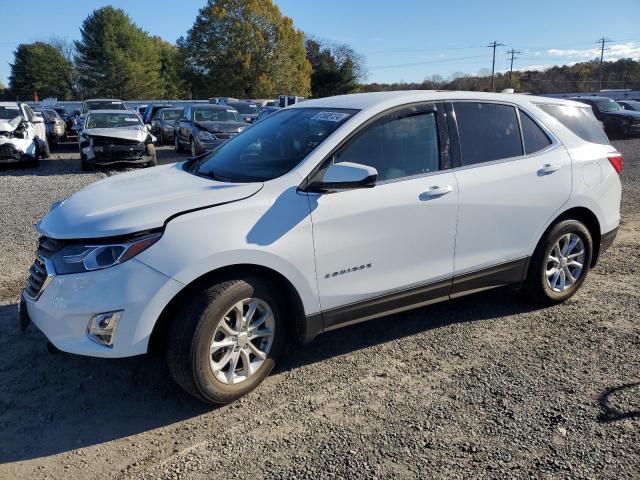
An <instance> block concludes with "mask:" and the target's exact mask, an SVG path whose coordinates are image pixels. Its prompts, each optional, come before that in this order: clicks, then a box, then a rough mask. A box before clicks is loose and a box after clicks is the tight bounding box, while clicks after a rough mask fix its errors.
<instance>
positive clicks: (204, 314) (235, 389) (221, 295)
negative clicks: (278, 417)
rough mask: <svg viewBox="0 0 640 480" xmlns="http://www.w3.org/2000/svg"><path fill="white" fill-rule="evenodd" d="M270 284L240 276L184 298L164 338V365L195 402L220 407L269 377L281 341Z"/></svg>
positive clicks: (278, 309) (281, 324) (278, 312)
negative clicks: (166, 339)
mask: <svg viewBox="0 0 640 480" xmlns="http://www.w3.org/2000/svg"><path fill="white" fill-rule="evenodd" d="M272 286H273V285H272V284H271V283H269V282H266V281H264V280H262V279H261V278H258V277H252V276H245V277H239V278H237V279H233V280H228V281H224V282H221V283H217V284H214V285H212V286H210V287H207V288H205V289H203V290H202V291H200V292H194V294H193V295H190V296H189V298H188V299H187V300H186V301H185V302H184V303H183V304H182V305H181V307H180V308H179V310H178V311H179V313H178V314H177V315H176V318H175V319H174V320H173V322H172V324H171V325H170V327H169V332H168V337H167V338H168V343H167V345H168V346H167V352H166V353H167V365H168V367H169V371H170V372H171V375H172V377H173V378H174V379H175V381H176V382H177V383H178V385H180V386H181V387H182V388H183V389H184V390H186V391H187V392H188V393H189V394H191V395H193V396H194V397H196V398H198V399H199V400H202V401H204V402H209V403H213V404H225V403H229V402H232V401H234V400H237V399H238V398H240V397H242V396H244V395H246V394H247V393H249V392H250V391H251V390H253V389H254V388H256V387H257V386H258V385H259V384H260V383H261V382H262V381H263V380H264V379H265V377H267V375H269V373H270V372H271V370H272V369H273V367H274V365H275V363H276V360H277V359H278V358H279V356H280V355H281V353H282V352H283V349H284V345H285V342H286V328H285V321H284V317H283V312H284V309H283V308H282V300H281V299H280V296H279V295H278V293H277V292H276V291H274V289H273V288H272ZM252 302H253V303H252ZM251 305H255V307H254V309H253V313H251V314H250V313H249V312H251V308H250V307H251ZM237 312H243V313H242V314H241V315H238V314H237ZM245 319H247V321H246V322H245ZM236 322H240V323H236ZM245 323H246V325H245ZM242 325H244V327H243V326H242ZM269 332H270V333H269ZM254 335H255V336H254ZM214 349H215V350H214ZM258 354H260V357H259V356H258ZM252 357H253V358H252ZM225 359H226V363H225ZM234 359H235V361H234ZM232 365H233V369H232ZM240 365H242V367H240Z"/></svg>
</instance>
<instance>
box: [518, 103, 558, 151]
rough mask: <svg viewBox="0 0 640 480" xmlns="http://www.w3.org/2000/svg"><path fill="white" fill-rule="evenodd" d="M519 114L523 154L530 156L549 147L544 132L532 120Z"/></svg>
mask: <svg viewBox="0 0 640 480" xmlns="http://www.w3.org/2000/svg"><path fill="white" fill-rule="evenodd" d="M519 112H520V125H521V126H522V138H523V140H524V152H525V154H527V155H530V154H532V153H535V152H539V151H540V150H544V149H545V148H547V147H548V146H549V145H551V140H549V137H548V136H547V134H546V133H544V130H542V128H540V126H539V125H538V124H537V123H536V122H534V121H533V119H532V118H531V117H530V116H529V115H527V114H526V113H524V112H523V111H522V110H520V111H519Z"/></svg>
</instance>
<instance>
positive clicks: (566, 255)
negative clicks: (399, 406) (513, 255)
mask: <svg viewBox="0 0 640 480" xmlns="http://www.w3.org/2000/svg"><path fill="white" fill-rule="evenodd" d="M592 255H593V239H592V237H591V233H589V230H588V229H587V227H585V226H584V224H582V223H581V222H579V221H578V220H573V219H569V220H563V221H561V222H558V223H557V224H556V225H554V226H553V227H552V228H551V229H550V230H549V232H548V233H547V234H546V235H545V237H544V238H543V239H542V240H541V241H540V243H539V244H538V247H537V248H536V251H535V253H534V255H533V257H532V259H531V263H530V265H529V271H528V273H527V279H526V281H525V285H524V287H525V288H524V290H525V293H526V294H527V296H528V297H529V298H530V299H531V300H533V301H534V302H536V303H540V304H545V305H555V304H557V303H562V302H564V301H565V300H567V299H569V298H570V297H572V296H573V295H575V293H576V292H577V291H578V289H579V288H580V287H581V286H582V284H583V282H584V280H585V278H586V276H587V273H588V271H589V266H590V265H591V257H592Z"/></svg>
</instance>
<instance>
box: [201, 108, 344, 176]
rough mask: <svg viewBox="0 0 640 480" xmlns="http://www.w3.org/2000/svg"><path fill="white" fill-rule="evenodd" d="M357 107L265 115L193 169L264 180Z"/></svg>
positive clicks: (308, 150)
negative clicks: (352, 108)
mask: <svg viewBox="0 0 640 480" xmlns="http://www.w3.org/2000/svg"><path fill="white" fill-rule="evenodd" d="M355 113H357V110H346V109H336V108H323V109H320V108H292V109H286V110H282V111H280V112H277V113H274V114H272V115H270V116H268V117H267V118H265V119H264V120H263V121H261V122H260V123H257V124H255V125H253V126H251V127H249V128H247V129H246V130H245V131H244V132H242V133H241V134H239V135H238V136H236V137H234V138H232V139H231V140H229V141H228V142H226V143H223V144H222V145H221V146H220V147H218V148H217V149H215V150H214V151H213V152H211V153H209V154H208V155H207V156H205V157H204V158H202V159H201V160H199V161H197V162H195V163H192V164H188V168H190V171H191V172H192V173H195V174H196V175H202V176H210V177H212V178H221V179H223V180H225V181H230V182H264V181H267V180H271V179H273V178H277V177H279V176H281V175H284V174H285V173H287V172H288V171H289V170H291V169H292V168H294V167H295V166H296V165H298V164H299V163H300V162H301V161H302V160H303V159H304V158H305V157H306V156H307V155H309V154H310V153H311V152H312V151H313V150H314V149H315V148H316V147H317V146H318V145H320V144H321V143H322V142H323V141H324V140H325V139H326V138H327V137H328V136H329V135H331V134H332V133H333V132H334V131H335V130H336V129H337V128H338V127H339V126H340V125H342V124H343V123H344V122H346V121H347V120H348V119H349V118H351V117H352V116H353V115H354V114H355Z"/></svg>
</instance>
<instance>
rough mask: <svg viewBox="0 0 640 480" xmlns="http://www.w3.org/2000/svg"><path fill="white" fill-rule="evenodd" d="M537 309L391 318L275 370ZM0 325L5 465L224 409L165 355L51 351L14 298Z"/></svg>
mask: <svg viewBox="0 0 640 480" xmlns="http://www.w3.org/2000/svg"><path fill="white" fill-rule="evenodd" d="M533 308H534V307H532V306H531V305H529V304H526V303H524V302H521V301H520V300H519V297H518V296H514V295H511V294H510V293H509V292H507V291H506V290H505V289H500V290H496V291H493V292H487V293H481V294H476V295H473V296H469V297H465V298H461V299H457V300H453V301H451V302H447V303H444V304H438V305H432V306H428V307H423V308H420V309H418V310H414V311H412V312H408V313H404V314H396V315H392V316H388V317H384V318H381V319H378V320H373V321H369V322H366V324H359V325H354V326H351V327H347V328H344V329H342V330H340V331H335V332H330V333H326V334H324V335H321V336H320V337H318V338H317V339H316V340H315V341H314V342H313V343H311V344H310V345H306V346H303V345H299V344H296V345H294V347H293V348H292V349H291V351H290V352H289V354H288V355H287V356H286V358H285V359H284V360H283V361H282V362H281V363H280V365H279V366H278V368H277V369H276V371H275V372H274V373H273V375H278V374H280V373H282V372H286V371H289V370H292V369H296V368H301V367H303V366H305V365H310V364H313V363H316V362H321V361H323V360H326V359H328V358H331V357H335V356H339V355H343V354H345V353H348V352H353V351H357V350H360V349H363V348H368V347H371V346H374V345H378V344H383V343H386V342H390V341H394V340H397V339H401V338H403V337H408V336H411V335H415V334H417V333H420V332H424V331H427V330H430V329H435V328H439V327H442V326H445V325H449V324H454V323H462V322H472V321H479V320H484V319H491V318H496V317H501V316H506V315H513V314H518V313H522V312H526V311H531V310H532V309H533ZM0 328H2V331H3V332H9V333H7V334H6V335H5V336H4V337H2V339H0V366H1V367H0V385H1V386H2V387H1V388H0V430H3V431H4V438H5V440H4V441H3V442H0V463H7V462H15V461H22V460H28V459H33V458H38V457H42V456H47V455H54V454H57V453H62V452H67V451H70V450H74V449H78V448H82V447H87V446H91V445H96V444H101V443H104V442H108V441H111V440H114V439H119V438H123V437H126V436H130V435H135V434H138V433H141V432H146V431H149V430H153V429H156V428H160V427H164V426H167V425H170V424H173V423H176V422H180V421H183V420H186V419H189V418H192V417H196V416H199V415H202V414H205V413H207V412H211V411H212V410H215V407H212V406H211V405H206V404H203V403H201V402H199V401H197V400H195V399H193V398H192V397H190V396H189V395H188V394H186V393H184V392H183V391H182V390H181V389H180V388H179V387H178V386H177V385H176V384H175V383H174V382H173V381H172V379H171V377H170V375H169V372H168V370H167V368H166V366H165V364H164V358H163V357H162V356H140V357H133V358H125V359H99V358H89V357H81V356H76V355H70V354H64V353H62V354H58V355H49V354H48V353H47V349H46V343H47V342H46V339H45V338H44V336H43V335H42V334H41V333H40V332H39V331H38V330H37V328H35V327H34V326H33V325H31V326H30V327H29V329H28V330H27V331H26V332H25V333H20V332H19V331H18V330H19V328H18V317H17V307H16V305H15V304H14V305H8V306H0ZM23 379H25V380H24V381H23ZM283 401H284V400H283Z"/></svg>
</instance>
